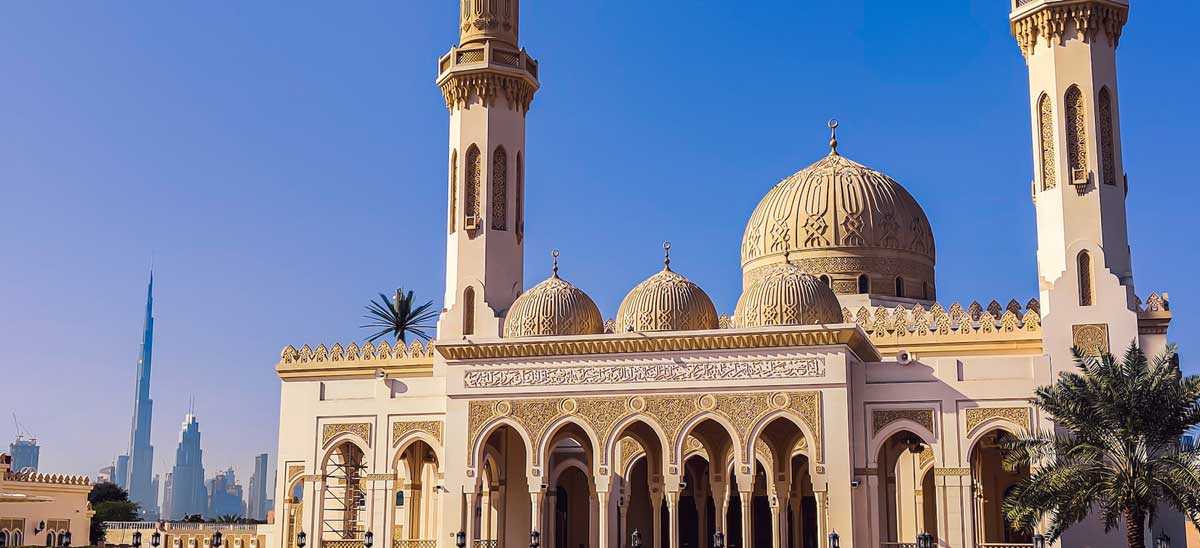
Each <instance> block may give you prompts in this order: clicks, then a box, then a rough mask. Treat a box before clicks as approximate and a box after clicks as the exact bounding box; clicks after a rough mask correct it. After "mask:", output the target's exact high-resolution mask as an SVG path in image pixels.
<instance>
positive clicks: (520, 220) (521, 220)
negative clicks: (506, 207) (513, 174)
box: [515, 152, 525, 242]
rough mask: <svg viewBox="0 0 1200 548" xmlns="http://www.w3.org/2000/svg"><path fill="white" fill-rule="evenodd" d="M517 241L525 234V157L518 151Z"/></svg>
mask: <svg viewBox="0 0 1200 548" xmlns="http://www.w3.org/2000/svg"><path fill="white" fill-rule="evenodd" d="M515 213H516V216H517V219H516V223H517V241H518V242H520V241H521V239H522V238H524V236H525V159H524V157H523V156H522V155H521V153H520V152H517V204H516V212H515Z"/></svg>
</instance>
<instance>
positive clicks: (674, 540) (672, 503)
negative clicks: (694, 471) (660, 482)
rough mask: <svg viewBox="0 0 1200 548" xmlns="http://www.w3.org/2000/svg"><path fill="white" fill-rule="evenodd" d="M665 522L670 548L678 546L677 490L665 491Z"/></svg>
mask: <svg viewBox="0 0 1200 548" xmlns="http://www.w3.org/2000/svg"><path fill="white" fill-rule="evenodd" d="M667 519H668V520H670V523H668V524H667V529H668V532H669V534H668V537H667V538H668V540H669V541H670V544H669V546H670V548H679V491H675V490H671V491H667Z"/></svg>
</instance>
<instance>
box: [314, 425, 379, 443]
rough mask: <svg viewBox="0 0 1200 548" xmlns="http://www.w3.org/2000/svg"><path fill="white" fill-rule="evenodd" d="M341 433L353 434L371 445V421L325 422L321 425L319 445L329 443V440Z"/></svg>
mask: <svg viewBox="0 0 1200 548" xmlns="http://www.w3.org/2000/svg"><path fill="white" fill-rule="evenodd" d="M341 434H353V435H355V436H358V437H359V438H361V439H362V441H363V442H365V443H366V444H367V446H370V445H371V423H367V422H352V423H327V424H325V425H323V426H322V427H321V445H325V444H327V443H329V440H332V439H333V438H335V437H337V436H339V435H341Z"/></svg>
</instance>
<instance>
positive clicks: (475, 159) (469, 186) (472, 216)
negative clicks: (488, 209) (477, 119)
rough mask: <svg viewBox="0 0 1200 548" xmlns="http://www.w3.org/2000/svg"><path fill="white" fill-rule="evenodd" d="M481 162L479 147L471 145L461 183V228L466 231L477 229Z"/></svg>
mask: <svg viewBox="0 0 1200 548" xmlns="http://www.w3.org/2000/svg"><path fill="white" fill-rule="evenodd" d="M481 162H482V158H481V157H480V154H479V147H477V146H475V145H471V148H470V149H467V171H466V176H467V177H466V180H465V181H463V183H464V185H463V186H464V188H463V199H464V200H466V204H465V205H464V206H463V210H464V211H463V228H466V229H467V230H475V229H477V228H479V192H480V190H481V188H480V187H481V186H482V185H481V184H480V177H481V176H482V175H481V174H480V172H481V171H482V168H483V165H482V163H481Z"/></svg>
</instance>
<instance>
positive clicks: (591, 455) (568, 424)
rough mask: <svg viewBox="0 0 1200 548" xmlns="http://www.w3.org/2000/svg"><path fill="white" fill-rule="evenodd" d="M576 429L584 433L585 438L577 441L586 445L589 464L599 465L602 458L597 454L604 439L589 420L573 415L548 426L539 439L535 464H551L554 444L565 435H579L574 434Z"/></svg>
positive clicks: (585, 449)
mask: <svg viewBox="0 0 1200 548" xmlns="http://www.w3.org/2000/svg"><path fill="white" fill-rule="evenodd" d="M574 430H578V431H579V432H580V433H582V434H583V439H579V440H575V441H578V442H579V443H580V445H583V446H584V451H585V452H586V453H587V455H588V459H589V462H588V464H589V465H591V466H592V467H593V468H595V467H598V463H599V460H600V459H598V458H597V456H598V455H599V454H600V447H601V442H602V440H601V439H600V436H599V435H597V434H596V431H595V430H594V429H593V428H592V426H591V425H590V424H588V422H587V421H585V420H582V419H581V418H579V417H577V416H573V415H568V416H566V417H562V418H560V419H558V420H556V421H554V422H552V423H550V424H549V425H547V426H546V428H545V434H543V435H542V438H541V439H540V440H537V449H536V451H537V452H536V453H534V455H536V456H535V457H534V459H533V462H534V464H538V465H542V466H545V465H547V464H549V463H550V454H551V453H553V452H554V446H555V444H556V443H557V441H558V439H559V438H561V437H562V436H563V435H568V436H572V437H578V436H575V435H573V434H575V432H574Z"/></svg>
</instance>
